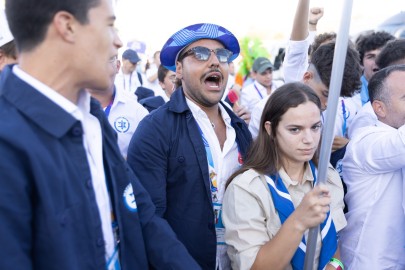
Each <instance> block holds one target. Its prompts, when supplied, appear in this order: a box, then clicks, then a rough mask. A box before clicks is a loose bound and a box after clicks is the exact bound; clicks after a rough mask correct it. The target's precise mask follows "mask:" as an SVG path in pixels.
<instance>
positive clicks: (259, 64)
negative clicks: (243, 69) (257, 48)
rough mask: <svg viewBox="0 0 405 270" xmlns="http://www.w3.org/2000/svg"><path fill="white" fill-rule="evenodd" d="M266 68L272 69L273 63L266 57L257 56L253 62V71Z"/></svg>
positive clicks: (260, 71) (259, 71)
mask: <svg viewBox="0 0 405 270" xmlns="http://www.w3.org/2000/svg"><path fill="white" fill-rule="evenodd" d="M268 68H271V69H273V64H272V63H271V61H270V60H269V59H267V58H266V57H258V58H256V60H255V61H254V62H253V66H252V69H253V71H254V72H257V73H263V72H264V71H265V70H266V69H268Z"/></svg>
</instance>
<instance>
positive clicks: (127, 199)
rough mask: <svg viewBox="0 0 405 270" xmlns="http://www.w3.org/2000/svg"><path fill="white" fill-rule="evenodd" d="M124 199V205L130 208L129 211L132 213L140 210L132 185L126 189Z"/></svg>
mask: <svg viewBox="0 0 405 270" xmlns="http://www.w3.org/2000/svg"><path fill="white" fill-rule="evenodd" d="M123 198H124V204H125V206H126V207H127V208H128V210H129V211H131V212H137V211H138V208H137V206H136V201H135V194H134V191H133V189H132V185H131V183H129V184H128V186H127V187H126V188H125V190H124V194H123Z"/></svg>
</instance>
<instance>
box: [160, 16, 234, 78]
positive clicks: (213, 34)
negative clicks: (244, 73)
mask: <svg viewBox="0 0 405 270" xmlns="http://www.w3.org/2000/svg"><path fill="white" fill-rule="evenodd" d="M200 39H213V40H217V41H219V42H221V43H222V45H224V47H225V48H226V49H228V50H230V51H231V52H232V56H231V57H230V59H229V62H232V61H233V60H235V58H236V57H238V55H239V52H240V48H239V42H238V40H237V39H236V37H235V36H234V35H233V34H232V33H231V32H229V31H228V30H227V29H225V28H224V27H222V26H219V25H216V24H210V23H198V24H193V25H190V26H187V27H185V28H183V29H181V30H180V31H177V32H176V33H175V34H173V35H172V36H171V37H170V38H169V39H168V40H167V41H166V43H165V45H164V46H163V48H162V50H161V52H160V62H161V63H162V65H163V66H165V67H166V68H167V69H170V70H172V71H176V60H177V56H178V55H179V52H180V51H181V50H182V49H184V48H185V47H187V46H188V45H189V44H190V43H193V42H194V41H197V40H200Z"/></svg>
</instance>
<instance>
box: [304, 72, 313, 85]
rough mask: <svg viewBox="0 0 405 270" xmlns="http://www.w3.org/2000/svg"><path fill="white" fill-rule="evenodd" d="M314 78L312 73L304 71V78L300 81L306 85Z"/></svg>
mask: <svg viewBox="0 0 405 270" xmlns="http://www.w3.org/2000/svg"><path fill="white" fill-rule="evenodd" d="M313 78H314V74H313V73H312V71H309V70H307V71H305V73H304V76H302V80H303V81H304V82H305V83H307V82H308V81H309V80H312V79H313Z"/></svg>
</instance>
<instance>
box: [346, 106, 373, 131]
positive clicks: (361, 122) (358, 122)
mask: <svg viewBox="0 0 405 270" xmlns="http://www.w3.org/2000/svg"><path fill="white" fill-rule="evenodd" d="M377 121H378V119H377V115H376V114H375V112H374V110H373V107H372V106H371V103H370V101H368V102H366V103H365V104H364V105H363V107H361V109H360V110H359V111H358V112H357V114H356V116H355V117H354V118H353V120H352V123H351V125H350V129H349V134H348V135H349V138H352V137H353V136H354V135H355V134H356V133H357V132H358V130H359V129H360V128H362V127H367V126H374V125H375V124H376V123H377Z"/></svg>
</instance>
